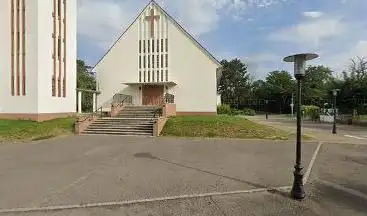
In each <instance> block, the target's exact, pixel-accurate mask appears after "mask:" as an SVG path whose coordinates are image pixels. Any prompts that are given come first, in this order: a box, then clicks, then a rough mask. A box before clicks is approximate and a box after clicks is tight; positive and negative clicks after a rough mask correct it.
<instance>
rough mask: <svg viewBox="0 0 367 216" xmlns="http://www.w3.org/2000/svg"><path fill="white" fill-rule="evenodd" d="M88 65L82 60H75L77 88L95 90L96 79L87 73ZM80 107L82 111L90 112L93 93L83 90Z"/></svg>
mask: <svg viewBox="0 0 367 216" xmlns="http://www.w3.org/2000/svg"><path fill="white" fill-rule="evenodd" d="M89 70H90V67H89V66H87V65H86V64H85V62H84V61H83V60H77V88H80V89H87V90H96V80H95V78H94V77H93V76H92V75H91V74H90V73H89ZM82 107H83V111H84V112H91V111H92V109H93V94H92V93H89V92H83V94H82Z"/></svg>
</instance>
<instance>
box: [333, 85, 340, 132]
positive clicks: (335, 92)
mask: <svg viewBox="0 0 367 216" xmlns="http://www.w3.org/2000/svg"><path fill="white" fill-rule="evenodd" d="M339 91H340V89H333V96H334V122H333V134H336V96H337V95H338V92H339Z"/></svg>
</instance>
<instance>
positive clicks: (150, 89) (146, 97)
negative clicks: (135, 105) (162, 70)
mask: <svg viewBox="0 0 367 216" xmlns="http://www.w3.org/2000/svg"><path fill="white" fill-rule="evenodd" d="M163 93H164V88H163V86H156V85H147V86H143V105H159V104H160V103H161V102H162V99H163Z"/></svg>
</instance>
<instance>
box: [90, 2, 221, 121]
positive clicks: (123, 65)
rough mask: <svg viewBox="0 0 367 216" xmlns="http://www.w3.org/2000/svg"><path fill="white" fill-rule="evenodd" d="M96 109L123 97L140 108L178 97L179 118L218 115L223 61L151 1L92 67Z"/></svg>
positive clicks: (176, 99) (177, 112) (107, 105)
mask: <svg viewBox="0 0 367 216" xmlns="http://www.w3.org/2000/svg"><path fill="white" fill-rule="evenodd" d="M93 72H95V73H96V78H97V88H98V89H97V90H98V91H100V92H101V94H99V95H98V98H97V106H98V107H101V106H102V107H105V108H106V109H107V108H108V107H110V101H111V98H112V97H113V96H114V95H115V94H117V93H121V94H124V95H130V96H132V103H133V105H135V106H145V105H148V106H149V105H158V104H159V103H161V101H162V98H163V97H164V95H166V94H167V93H168V94H170V95H174V100H175V104H176V114H177V115H216V110H217V82H218V81H219V79H220V76H221V65H220V62H219V61H218V60H217V59H216V58H215V57H214V56H213V55H211V54H210V53H209V52H208V51H207V50H206V49H205V48H204V47H203V46H201V45H200V44H199V43H198V42H197V41H196V40H195V39H194V38H193V37H192V36H191V35H190V34H189V33H188V32H187V31H185V29H183V28H182V27H181V26H180V25H179V24H178V23H177V22H176V21H175V20H174V19H173V18H172V17H171V16H170V15H169V14H168V13H167V12H165V11H164V10H163V9H162V8H161V7H160V6H159V5H158V4H157V3H156V2H155V1H151V2H150V3H149V4H148V5H147V6H146V7H145V8H144V9H143V11H142V12H141V13H140V14H139V15H138V17H137V18H136V19H135V21H134V22H133V23H132V24H131V25H130V26H129V27H128V28H127V30H126V31H125V32H124V33H123V34H122V35H121V36H120V37H119V38H118V40H117V41H116V42H115V43H114V44H113V46H112V47H111V48H110V49H109V50H108V52H107V53H106V54H105V55H104V56H103V57H102V59H101V60H100V61H99V62H98V63H97V64H96V66H95V67H94V68H93Z"/></svg>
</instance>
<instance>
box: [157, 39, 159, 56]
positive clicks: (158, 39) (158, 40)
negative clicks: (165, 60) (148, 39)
mask: <svg viewBox="0 0 367 216" xmlns="http://www.w3.org/2000/svg"><path fill="white" fill-rule="evenodd" d="M157 52H158V53H159V39H158V40H157Z"/></svg>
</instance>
